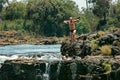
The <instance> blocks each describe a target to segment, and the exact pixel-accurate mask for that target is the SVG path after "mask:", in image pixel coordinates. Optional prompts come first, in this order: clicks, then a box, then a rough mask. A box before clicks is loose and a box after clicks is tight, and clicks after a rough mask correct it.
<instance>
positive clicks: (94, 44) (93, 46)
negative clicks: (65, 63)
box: [91, 40, 99, 51]
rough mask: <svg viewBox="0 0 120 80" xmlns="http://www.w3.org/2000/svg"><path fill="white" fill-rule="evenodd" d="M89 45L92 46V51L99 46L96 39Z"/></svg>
mask: <svg viewBox="0 0 120 80" xmlns="http://www.w3.org/2000/svg"><path fill="white" fill-rule="evenodd" d="M91 47H92V49H91V50H92V51H93V50H96V49H98V48H99V46H98V42H97V40H92V41H91Z"/></svg>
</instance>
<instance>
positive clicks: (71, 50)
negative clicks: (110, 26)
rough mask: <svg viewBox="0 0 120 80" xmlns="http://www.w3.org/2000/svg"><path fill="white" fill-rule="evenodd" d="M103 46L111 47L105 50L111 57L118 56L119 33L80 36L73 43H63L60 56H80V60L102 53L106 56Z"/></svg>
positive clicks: (117, 31) (119, 47)
mask: <svg viewBox="0 0 120 80" xmlns="http://www.w3.org/2000/svg"><path fill="white" fill-rule="evenodd" d="M104 46H111V47H110V48H109V49H107V50H109V51H110V54H112V55H113V56H114V55H120V31H119V30H114V31H111V32H98V33H94V34H84V35H80V36H79V37H78V38H77V39H76V41H75V42H73V43H70V42H69V41H64V42H63V43H62V46H61V54H62V55H64V56H66V55H68V56H80V57H82V58H84V57H85V56H87V55H99V54H102V51H104V53H106V54H107V50H105V49H106V48H105V47H104ZM101 47H102V48H101ZM101 49H104V50H101ZM105 51H106V52H105ZM104 53H103V54H104ZM103 54H102V55H103Z"/></svg>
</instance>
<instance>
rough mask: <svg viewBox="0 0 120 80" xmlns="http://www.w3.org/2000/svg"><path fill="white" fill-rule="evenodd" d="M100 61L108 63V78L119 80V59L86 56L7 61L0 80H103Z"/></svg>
mask: <svg viewBox="0 0 120 80" xmlns="http://www.w3.org/2000/svg"><path fill="white" fill-rule="evenodd" d="M101 60H103V61H106V60H107V61H108V62H109V64H110V65H111V68H112V72H111V73H110V76H109V77H110V78H111V79H112V80H119V76H120V57H119V56H118V57H117V58H116V59H113V58H112V59H111V60H109V58H107V57H104V58H103V56H96V57H95V56H88V57H85V58H84V59H81V60H74V61H73V60H68V61H53V62H47V61H39V60H35V59H17V60H8V61H6V62H5V63H3V64H2V67H1V68H0V80H44V79H45V78H46V79H48V78H49V79H48V80H86V79H91V80H103V78H104V77H105V76H103V73H104V72H103V68H102V66H101V65H100V63H101Z"/></svg>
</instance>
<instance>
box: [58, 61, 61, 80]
mask: <svg viewBox="0 0 120 80" xmlns="http://www.w3.org/2000/svg"><path fill="white" fill-rule="evenodd" d="M60 68H61V61H60V62H59V63H58V66H57V80H59V79H58V78H59V74H60Z"/></svg>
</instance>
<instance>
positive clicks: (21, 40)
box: [0, 30, 64, 45]
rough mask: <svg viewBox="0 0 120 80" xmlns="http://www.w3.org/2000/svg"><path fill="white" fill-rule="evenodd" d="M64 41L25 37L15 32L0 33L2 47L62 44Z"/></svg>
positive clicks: (61, 39)
mask: <svg viewBox="0 0 120 80" xmlns="http://www.w3.org/2000/svg"><path fill="white" fill-rule="evenodd" d="M63 40H64V38H57V37H42V36H31V35H27V34H26V35H25V34H21V33H18V32H16V31H14V30H11V31H2V32H0V45H17V44H35V45H39V44H45V45H46V44H61V43H62V41H63Z"/></svg>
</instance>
